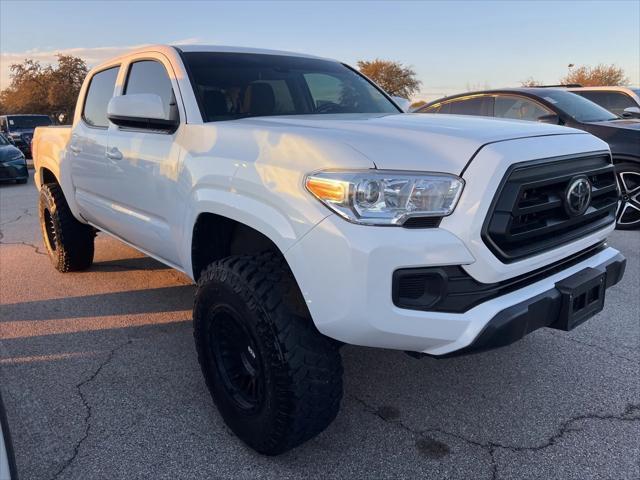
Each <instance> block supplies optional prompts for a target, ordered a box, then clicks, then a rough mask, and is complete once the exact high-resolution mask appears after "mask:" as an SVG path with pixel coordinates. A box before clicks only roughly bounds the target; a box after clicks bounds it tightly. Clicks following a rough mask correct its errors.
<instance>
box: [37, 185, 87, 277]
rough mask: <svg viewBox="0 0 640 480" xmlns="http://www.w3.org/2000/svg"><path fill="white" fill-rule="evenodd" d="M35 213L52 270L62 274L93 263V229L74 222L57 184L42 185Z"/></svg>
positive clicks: (82, 268)
mask: <svg viewBox="0 0 640 480" xmlns="http://www.w3.org/2000/svg"><path fill="white" fill-rule="evenodd" d="M39 213H40V227H41V229H42V238H43V241H44V244H45V246H46V247H47V252H48V253H49V258H51V261H52V262H53V266H54V267H55V268H56V270H58V271H60V272H63V273H65V272H73V271H78V270H85V269H87V268H89V267H90V266H91V264H92V263H93V251H94V238H95V236H96V234H95V230H94V229H93V227H91V226H89V225H85V224H84V223H80V222H79V221H78V220H76V218H75V217H74V216H73V214H72V213H71V210H70V209H69V205H68V204H67V201H66V200H65V198H64V194H63V193H62V188H60V185H58V184H55V183H47V184H46V185H43V186H42V188H41V189H40V204H39Z"/></svg>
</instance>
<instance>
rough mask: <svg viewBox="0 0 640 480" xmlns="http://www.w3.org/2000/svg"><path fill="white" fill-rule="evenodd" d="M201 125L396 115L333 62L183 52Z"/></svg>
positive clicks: (374, 89) (379, 94) (381, 97)
mask: <svg viewBox="0 0 640 480" xmlns="http://www.w3.org/2000/svg"><path fill="white" fill-rule="evenodd" d="M184 58H185V62H186V64H187V68H188V69H189V71H190V76H191V81H192V84H193V87H194V91H195V92H196V95H197V96H198V97H199V102H200V106H201V110H202V113H203V116H204V117H205V121H208V122H211V121H216V120H233V119H237V118H246V117H255V116H273V115H308V114H336V113H400V112H399V110H398V109H397V108H396V107H395V105H394V104H393V103H392V102H391V101H389V100H388V99H387V98H386V97H385V95H384V94H383V93H382V92H381V91H380V90H379V89H378V88H377V87H375V86H374V85H373V84H371V83H370V82H369V81H368V80H367V79H366V78H364V77H363V76H361V75H360V74H358V73H356V72H355V71H353V70H351V69H350V68H348V67H346V66H345V65H342V64H341V63H338V62H331V61H328V60H319V59H310V58H302V57H290V56H285V55H265V54H248V53H212V52H187V53H185V54H184Z"/></svg>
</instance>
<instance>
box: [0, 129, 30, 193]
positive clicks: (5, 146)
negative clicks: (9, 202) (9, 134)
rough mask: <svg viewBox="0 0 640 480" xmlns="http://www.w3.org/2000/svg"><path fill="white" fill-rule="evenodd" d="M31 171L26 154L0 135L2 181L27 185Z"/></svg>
mask: <svg viewBox="0 0 640 480" xmlns="http://www.w3.org/2000/svg"><path fill="white" fill-rule="evenodd" d="M28 178H29V170H28V169H27V161H26V159H25V157H24V154H23V153H22V152H21V151H20V150H18V148H16V147H14V146H13V145H11V143H10V142H9V141H8V140H7V139H6V138H5V137H4V135H2V134H0V181H6V180H15V181H16V183H27V179H28Z"/></svg>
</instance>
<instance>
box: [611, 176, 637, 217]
mask: <svg viewBox="0 0 640 480" xmlns="http://www.w3.org/2000/svg"><path fill="white" fill-rule="evenodd" d="M618 183H619V185H620V193H621V197H622V198H621V200H620V205H619V206H618V212H617V215H616V218H617V222H618V225H621V226H625V227H634V226H640V172H634V171H624V170H623V171H620V172H618Z"/></svg>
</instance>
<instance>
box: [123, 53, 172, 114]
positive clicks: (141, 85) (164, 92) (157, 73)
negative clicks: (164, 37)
mask: <svg viewBox="0 0 640 480" xmlns="http://www.w3.org/2000/svg"><path fill="white" fill-rule="evenodd" d="M134 93H155V94H156V95H158V96H159V97H160V98H161V99H162V104H163V105H164V111H165V113H166V114H167V115H169V114H170V113H171V110H172V109H176V108H177V107H176V101H175V96H174V95H173V87H172V86H171V80H170V79H169V75H168V74H167V71H166V69H165V68H164V65H162V64H161V63H159V62H156V61H154V60H142V61H139V62H134V63H132V64H131V66H130V67H129V75H128V76H127V82H126V84H125V87H124V94H125V95H130V94H134ZM176 114H177V111H176ZM176 118H177V117H176Z"/></svg>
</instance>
